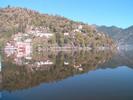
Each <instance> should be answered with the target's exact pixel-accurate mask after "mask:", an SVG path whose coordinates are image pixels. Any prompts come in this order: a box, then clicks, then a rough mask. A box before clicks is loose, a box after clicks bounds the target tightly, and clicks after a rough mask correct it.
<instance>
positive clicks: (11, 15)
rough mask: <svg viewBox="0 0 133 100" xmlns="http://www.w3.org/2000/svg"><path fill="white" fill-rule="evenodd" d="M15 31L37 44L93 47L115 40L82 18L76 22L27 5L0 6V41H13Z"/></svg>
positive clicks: (43, 45) (111, 42) (109, 44)
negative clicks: (81, 20)
mask: <svg viewBox="0 0 133 100" xmlns="http://www.w3.org/2000/svg"><path fill="white" fill-rule="evenodd" d="M18 33H21V34H26V35H28V37H24V36H23V35H21V38H22V39H21V42H22V41H24V40H25V38H30V39H31V40H33V41H32V43H33V44H34V43H36V44H35V45H38V44H39V47H49V46H59V47H62V46H73V47H93V48H96V47H101V46H111V45H113V44H114V42H113V40H112V39H111V38H110V37H108V36H107V35H106V34H104V33H103V32H99V31H97V30H96V28H94V27H93V26H91V25H88V24H84V23H82V22H75V21H72V20H70V19H67V18H64V17H61V16H58V15H55V16H54V15H48V14H42V13H39V12H37V11H34V10H30V9H27V8H19V7H7V8H0V43H1V45H3V44H5V43H7V42H11V41H13V40H14V38H13V37H15V36H16V34H18ZM19 36H20V35H19ZM9 40H10V41H9ZM15 42H17V41H15ZM37 42H38V43H37ZM12 44H13V43H12Z"/></svg>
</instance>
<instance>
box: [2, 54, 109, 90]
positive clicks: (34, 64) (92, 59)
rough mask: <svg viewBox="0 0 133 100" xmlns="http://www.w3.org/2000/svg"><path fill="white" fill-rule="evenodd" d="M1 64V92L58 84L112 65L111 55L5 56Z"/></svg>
mask: <svg viewBox="0 0 133 100" xmlns="http://www.w3.org/2000/svg"><path fill="white" fill-rule="evenodd" d="M5 55H6V56H3V61H2V66H3V68H2V84H1V87H2V90H8V91H14V90H19V89H26V88H29V87H34V86H37V85H39V84H41V83H49V82H56V81H59V80H62V79H65V78H68V77H70V76H73V75H77V74H82V73H85V72H88V71H91V70H96V69H97V68H99V66H102V65H103V64H104V63H106V62H107V61H109V60H110V59H111V57H112V52H111V51H67V52H54V51H49V52H40V53H39V52H33V53H29V54H28V56H27V55H25V54H21V55H22V56H17V55H18V52H15V53H12V54H11V55H10V56H8V54H7V53H6V54H5Z"/></svg>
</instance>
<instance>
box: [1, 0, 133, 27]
mask: <svg viewBox="0 0 133 100" xmlns="http://www.w3.org/2000/svg"><path fill="white" fill-rule="evenodd" d="M7 5H10V6H13V7H26V8H29V9H33V10H37V11H39V12H40V13H48V14H50V15H51V14H52V15H61V16H64V17H66V18H69V19H72V20H75V21H80V22H84V23H87V24H97V25H106V26H117V27H121V28H127V27H129V26H131V25H133V0H0V7H2V8H3V7H7Z"/></svg>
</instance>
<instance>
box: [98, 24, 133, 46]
mask: <svg viewBox="0 0 133 100" xmlns="http://www.w3.org/2000/svg"><path fill="white" fill-rule="evenodd" d="M96 28H97V30H98V31H100V32H104V33H107V34H108V35H109V36H111V37H112V38H113V39H114V40H115V41H117V42H118V43H119V44H133V26H130V27H128V28H126V29H123V28H119V27H116V26H111V27H107V26H96Z"/></svg>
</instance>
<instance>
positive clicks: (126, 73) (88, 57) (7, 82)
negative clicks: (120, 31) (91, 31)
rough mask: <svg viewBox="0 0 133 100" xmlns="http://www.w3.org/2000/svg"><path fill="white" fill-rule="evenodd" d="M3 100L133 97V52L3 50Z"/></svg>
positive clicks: (115, 99)
mask: <svg viewBox="0 0 133 100" xmlns="http://www.w3.org/2000/svg"><path fill="white" fill-rule="evenodd" d="M0 60H1V63H0V65H1V67H2V69H1V73H0V88H1V92H0V100H133V53H132V52H131V51H128V52H119V53H112V52H111V51H89V52H86V51H80V52H79V51H77V52H74V51H69V52H50V51H49V52H43V53H42V52H41V53H33V54H28V55H27V54H19V53H17V52H16V53H10V54H8V53H6V54H5V53H4V54H1V58H0Z"/></svg>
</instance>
